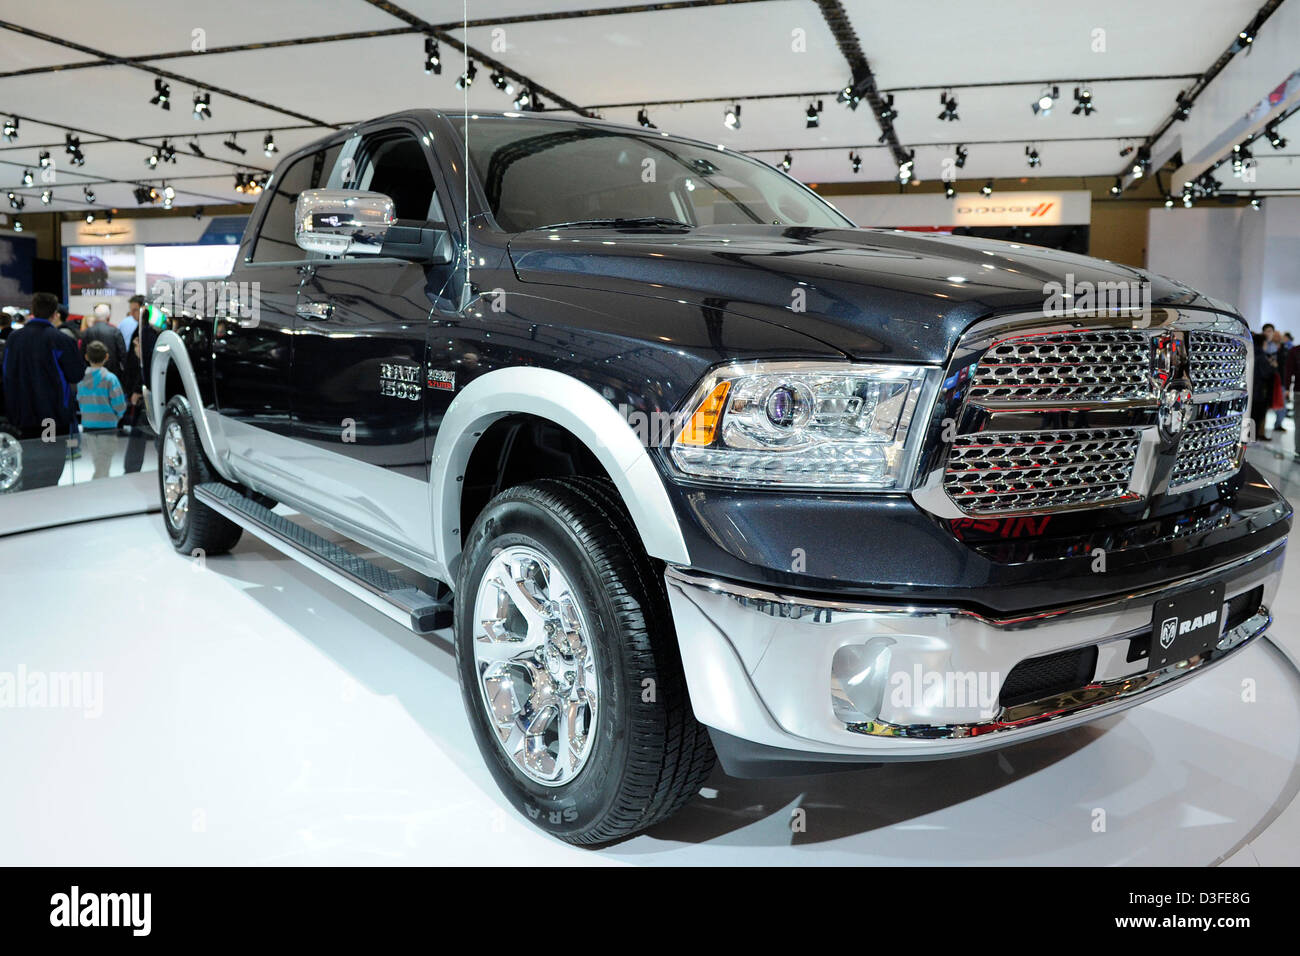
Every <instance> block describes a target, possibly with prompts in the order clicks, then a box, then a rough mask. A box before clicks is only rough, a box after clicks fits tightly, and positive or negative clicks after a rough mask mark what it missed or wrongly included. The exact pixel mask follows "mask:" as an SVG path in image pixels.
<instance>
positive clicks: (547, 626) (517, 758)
mask: <svg viewBox="0 0 1300 956" xmlns="http://www.w3.org/2000/svg"><path fill="white" fill-rule="evenodd" d="M473 621H474V634H473V644H474V673H475V675H476V677H477V679H478V686H479V697H480V699H481V700H482V702H483V706H484V708H485V709H486V711H487V717H488V722H489V724H490V725H491V727H492V729H493V730H494V731H495V732H496V740H497V743H498V744H499V745H500V746H501V749H502V750H503V751H505V754H506V756H507V757H508V758H509V759H510V760H511V761H513V763H514V764H515V766H516V767H518V768H519V769H520V770H522V771H523V772H524V773H525V774H526V775H527V776H528V777H529V779H531V780H534V781H536V782H537V783H540V784H542V785H544V786H547V787H558V786H562V785H564V784H566V783H569V782H570V781H571V780H573V778H574V777H576V776H577V775H578V773H579V772H581V770H582V768H583V765H584V764H586V762H587V757H588V756H589V755H590V754H591V750H592V746H593V744H594V743H595V738H596V713H597V706H598V700H597V696H598V694H597V691H598V687H597V683H596V673H597V671H596V656H595V647H594V645H593V642H592V633H591V629H590V627H589V626H588V624H587V622H586V620H585V618H584V616H583V613H582V609H581V608H580V607H579V605H578V600H577V596H576V595H575V594H574V590H573V586H572V585H571V584H570V583H569V579H568V577H566V576H565V574H564V572H563V570H561V568H560V567H559V565H558V564H556V563H555V561H553V560H552V559H551V558H549V557H547V556H546V555H544V554H542V553H541V552H539V551H537V550H535V549H533V548H530V547H527V546H523V545H514V546H512V547H509V548H505V549H502V550H501V551H498V552H497V553H496V554H495V555H493V557H492V560H491V561H490V562H489V563H488V566H487V568H486V569H485V570H484V572H483V576H482V577H481V578H480V579H479V583H478V590H477V593H476V595H475V598H474V617H473Z"/></svg>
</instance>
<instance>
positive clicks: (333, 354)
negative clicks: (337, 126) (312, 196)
mask: <svg viewBox="0 0 1300 956" xmlns="http://www.w3.org/2000/svg"><path fill="white" fill-rule="evenodd" d="M351 150H352V152H351V156H350V158H351V160H352V162H350V163H348V162H345V163H344V164H343V168H344V169H346V170H348V171H349V173H350V178H349V179H347V180H346V181H343V182H340V183H339V184H338V185H340V186H341V187H342V188H349V187H355V188H358V189H366V190H371V191H374V192H381V193H384V194H385V195H387V196H388V197H390V198H391V199H392V200H393V201H394V205H395V211H396V215H397V218H399V219H406V220H416V221H420V222H424V221H427V220H436V221H440V222H441V221H443V214H442V211H441V203H440V201H439V194H438V188H437V182H438V181H437V179H436V177H435V171H434V167H433V164H432V162H431V159H432V157H431V156H430V155H429V153H428V147H427V146H426V145H425V144H424V143H422V142H421V140H420V138H419V136H418V135H417V134H416V133H415V132H414V131H413V130H412V129H408V128H404V127H401V128H390V129H384V130H382V131H379V132H373V133H368V134H365V135H364V136H362V137H361V140H360V142H359V143H357V144H354V145H353V146H352V147H351ZM451 269H452V266H450V265H446V266H427V265H424V264H421V263H415V262H408V261H405V260H400V259H392V258H385V257H379V256H373V255H368V256H355V257H341V258H331V259H326V260H321V261H319V262H316V263H314V264H313V266H312V268H311V269H310V270H309V271H308V274H307V275H306V276H305V277H304V279H303V282H302V285H301V286H300V287H299V289H298V302H297V308H296V322H295V326H294V337H293V338H294V353H293V372H292V382H293V393H294V402H293V416H292V419H293V426H292V434H293V436H294V437H295V438H296V439H298V440H299V441H300V442H302V443H303V445H304V446H306V447H305V448H304V450H303V454H304V455H306V456H307V458H306V460H305V461H304V466H305V468H304V470H305V471H306V472H307V473H309V474H311V475H313V480H314V481H316V482H318V484H317V485H316V488H315V491H316V494H317V495H323V496H325V498H326V499H327V507H329V508H330V509H331V511H332V512H333V513H335V514H337V515H338V516H340V517H342V518H344V519H345V520H346V521H347V522H348V523H349V524H351V525H352V528H351V530H352V531H353V532H354V533H356V532H369V533H371V534H374V535H377V536H378V537H379V538H380V539H382V541H383V542H387V543H391V544H396V545H398V546H402V547H407V548H411V549H414V550H415V551H417V552H422V553H430V552H431V547H432V541H431V531H430V521H429V487H428V479H429V474H428V471H429V461H428V457H427V454H426V452H425V415H426V398H425V396H426V392H427V388H426V381H425V371H426V368H425V365H426V363H425V338H426V334H427V330H428V325H429V320H430V314H431V313H432V311H433V308H434V303H435V301H436V298H437V294H438V292H440V291H441V289H442V287H443V286H444V285H445V284H446V282H447V279H448V276H449V275H450V273H451ZM358 536H359V537H362V538H364V537H366V535H365V534H359V535H358Z"/></svg>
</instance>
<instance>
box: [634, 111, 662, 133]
mask: <svg viewBox="0 0 1300 956" xmlns="http://www.w3.org/2000/svg"><path fill="white" fill-rule="evenodd" d="M636 121H637V124H638V125H640V126H642V127H644V128H645V129H658V128H659V127H658V126H656V125H655V124H654V123H652V122H650V113H649V111H648V110H646V108H645V107H644V106H643V107H641V108H640V109H639V110H637V111H636Z"/></svg>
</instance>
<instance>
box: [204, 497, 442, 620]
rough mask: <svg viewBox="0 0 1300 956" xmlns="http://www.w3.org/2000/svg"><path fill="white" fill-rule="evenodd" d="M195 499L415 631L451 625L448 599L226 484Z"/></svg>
mask: <svg viewBox="0 0 1300 956" xmlns="http://www.w3.org/2000/svg"><path fill="white" fill-rule="evenodd" d="M194 498H195V500H196V501H198V502H200V503H202V504H204V505H207V506H208V507H209V508H211V509H212V510H213V511H215V512H217V513H218V514H220V515H221V516H222V517H224V518H227V519H229V520H230V521H233V522H234V523H235V524H237V525H239V526H240V527H241V528H243V529H244V530H245V531H248V532H249V533H250V534H252V535H254V536H256V537H258V538H260V539H261V540H263V541H265V542H266V543H267V544H269V545H270V546H271V547H273V548H275V549H276V550H277V551H279V552H281V553H282V554H284V555H287V556H288V557H290V558H293V559H294V560H295V561H297V562H298V563H299V564H301V565H302V566H303V567H305V568H307V569H308V570H311V571H314V572H316V573H317V574H319V575H320V576H321V577H323V578H325V579H326V580H327V581H329V582H330V583H331V584H335V585H337V586H338V587H340V588H342V589H343V590H345V591H347V592H348V593H349V594H351V595H352V596H353V597H355V598H357V599H358V600H360V601H364V602H365V603H366V604H369V605H370V606H371V607H372V608H374V609H375V610H377V611H379V612H380V613H381V614H384V615H386V616H388V617H390V618H392V619H393V620H394V621H396V622H397V623H399V624H401V625H403V626H405V627H409V628H410V629H411V630H413V631H415V632H416V633H417V634H428V633H430V632H431V631H436V630H438V629H440V628H445V627H451V622H452V616H451V603H450V602H449V601H439V600H438V599H437V598H435V597H434V596H433V595H431V594H428V593H427V592H425V591H422V590H421V589H419V588H417V587H415V586H414V585H411V584H409V583H407V582H406V581H403V580H402V579H401V578H399V577H397V575H395V574H393V573H392V572H390V571H387V570H385V569H384V568H381V567H379V565H377V564H373V563H372V562H370V561H367V560H366V559H365V558H363V557H361V556H360V555H356V554H353V553H352V552H351V551H349V550H348V549H347V548H345V547H343V546H342V545H339V544H335V543H334V542H333V541H328V540H326V539H325V538H322V537H321V536H320V535H318V534H316V533H315V532H314V531H311V530H309V529H307V528H304V527H303V526H302V525H300V524H297V523H296V522H293V521H291V520H289V519H288V518H286V517H284V516H283V515H278V514H276V513H275V512H274V511H272V510H271V509H269V508H266V507H264V506H263V505H260V504H258V503H257V502H256V501H253V500H252V499H251V498H249V497H247V496H246V495H242V494H240V493H239V492H238V491H236V490H235V489H234V488H231V487H230V486H229V485H226V484H222V483H221V482H215V481H214V482H208V483H207V484H202V485H198V486H197V487H195V489H194Z"/></svg>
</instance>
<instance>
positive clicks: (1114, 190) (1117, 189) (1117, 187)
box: [1110, 176, 1124, 196]
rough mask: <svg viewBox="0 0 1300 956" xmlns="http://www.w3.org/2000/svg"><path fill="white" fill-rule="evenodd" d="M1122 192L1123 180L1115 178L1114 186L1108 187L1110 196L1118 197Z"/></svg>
mask: <svg viewBox="0 0 1300 956" xmlns="http://www.w3.org/2000/svg"><path fill="white" fill-rule="evenodd" d="M1123 191H1124V180H1123V179H1122V178H1121V177H1119V176H1116V177H1115V182H1114V184H1113V185H1112V186H1111V187H1110V194H1111V195H1112V196H1118V195H1119V194H1120V193H1122V192H1123Z"/></svg>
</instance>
